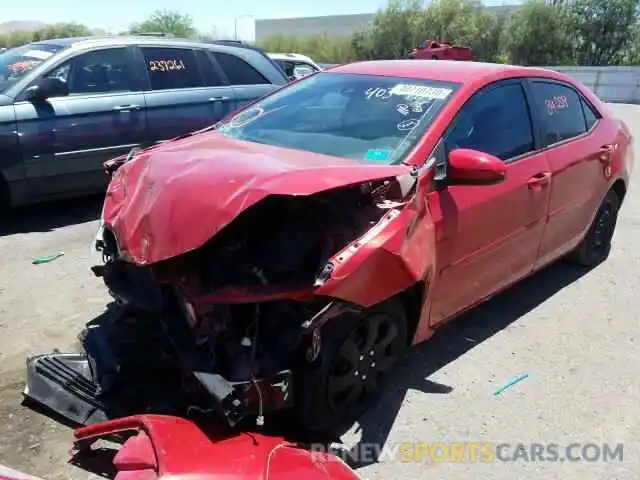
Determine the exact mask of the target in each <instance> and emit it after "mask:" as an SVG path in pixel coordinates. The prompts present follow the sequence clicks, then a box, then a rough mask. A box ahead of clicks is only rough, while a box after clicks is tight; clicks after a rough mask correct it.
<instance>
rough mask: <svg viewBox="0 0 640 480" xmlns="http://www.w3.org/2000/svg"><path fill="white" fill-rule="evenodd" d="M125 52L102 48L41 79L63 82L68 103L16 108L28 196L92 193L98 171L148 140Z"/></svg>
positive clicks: (131, 61)
mask: <svg viewBox="0 0 640 480" xmlns="http://www.w3.org/2000/svg"><path fill="white" fill-rule="evenodd" d="M141 67H142V65H138V64H136V60H135V57H134V55H133V53H132V50H131V49H130V48H129V47H116V48H113V47H111V48H101V49H95V50H91V51H88V52H83V53H79V54H78V55H75V56H74V57H72V58H70V59H68V60H64V61H62V63H60V64H58V65H56V66H54V67H53V68H52V70H50V71H49V72H47V73H46V74H45V76H54V77H58V78H60V79H62V80H64V81H66V82H67V84H68V86H69V95H68V96H66V97H58V98H51V99H49V100H48V101H46V102H41V103H32V102H29V101H26V100H24V92H23V93H22V94H21V95H19V96H18V98H17V101H16V103H15V105H14V108H15V112H16V119H17V130H18V135H19V138H20V145H21V151H22V155H23V159H24V167H25V174H26V177H27V180H28V184H29V191H30V193H31V194H32V195H34V196H50V195H66V194H69V193H72V192H73V193H81V192H91V191H98V190H100V189H101V188H104V186H105V185H106V176H105V175H104V173H103V170H102V163H103V162H105V161H106V160H109V159H110V158H113V157H116V156H118V155H121V154H123V153H126V152H128V151H129V150H130V149H131V148H133V147H135V146H138V145H140V144H141V143H143V142H144V139H145V137H146V133H147V130H146V113H145V100H144V94H143V93H142V89H143V86H144V85H143V83H142V79H141V77H140V73H141V72H142V70H141Z"/></svg>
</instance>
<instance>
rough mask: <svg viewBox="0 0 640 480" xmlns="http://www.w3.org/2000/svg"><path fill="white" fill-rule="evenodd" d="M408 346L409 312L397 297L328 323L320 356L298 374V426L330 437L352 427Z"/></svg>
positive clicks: (381, 389) (296, 414)
mask: <svg viewBox="0 0 640 480" xmlns="http://www.w3.org/2000/svg"><path fill="white" fill-rule="evenodd" d="M374 329H377V330H374ZM376 331H377V335H376ZM368 334H372V335H375V336H371V337H368V336H367V335H368ZM368 340H373V341H369V342H368ZM383 340H384V341H383ZM385 345H386V347H385ZM407 346H408V341H407V318H406V313H405V309H404V308H403V305H402V304H401V303H400V302H399V301H396V300H395V299H391V300H388V301H385V302H383V303H381V304H379V305H376V306H374V307H372V308H369V309H367V310H365V311H363V312H360V313H358V314H353V313H350V314H344V315H342V316H341V317H338V318H334V319H332V320H330V321H329V322H328V323H327V324H326V325H325V326H324V327H323V329H322V332H321V350H320V354H319V356H318V358H317V359H316V360H315V361H314V362H313V363H312V364H307V365H306V366H305V367H302V368H300V369H299V370H298V371H297V372H295V373H294V375H295V376H294V384H295V386H294V388H295V391H294V392H295V393H294V395H295V407H294V415H295V417H296V422H297V424H298V426H299V427H302V428H303V429H304V430H307V431H315V432H323V433H327V434H329V435H331V434H333V433H335V432H337V431H338V429H340V428H342V427H345V426H347V425H351V424H352V423H353V422H355V421H356V420H357V419H358V418H359V417H360V416H361V415H362V414H363V413H364V412H365V411H366V409H367V408H368V407H369V406H370V405H372V404H373V403H374V402H375V401H376V400H377V399H378V398H379V397H380V395H381V393H383V392H384V390H385V389H386V386H387V384H388V380H389V377H390V375H389V374H390V373H391V371H392V370H393V368H394V367H395V365H396V363H397V361H398V359H399V358H400V357H401V356H402V354H403V353H404V352H405V351H406V349H407ZM296 374H297V375H296ZM345 382H346V383H345ZM341 383H344V385H343V386H342V388H341V387H340V385H341ZM345 392H346V393H345Z"/></svg>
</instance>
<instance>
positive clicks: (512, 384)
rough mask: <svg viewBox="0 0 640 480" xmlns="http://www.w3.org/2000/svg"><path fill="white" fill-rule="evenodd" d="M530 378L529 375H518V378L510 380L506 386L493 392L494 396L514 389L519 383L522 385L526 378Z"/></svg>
mask: <svg viewBox="0 0 640 480" xmlns="http://www.w3.org/2000/svg"><path fill="white" fill-rule="evenodd" d="M528 376H529V374H528V373H523V374H522V375H518V376H517V377H515V378H513V379H511V380H509V381H508V382H507V383H505V384H504V385H502V386H501V387H500V388H498V389H497V390H496V391H495V392H493V394H494V395H500V394H501V393H502V392H504V391H505V390H507V389H508V388H511V387H513V386H514V385H516V384H517V383H520V382H521V381H522V380H524V379H525V378H527V377H528Z"/></svg>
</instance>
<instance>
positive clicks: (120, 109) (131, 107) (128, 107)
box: [113, 105, 142, 113]
mask: <svg viewBox="0 0 640 480" xmlns="http://www.w3.org/2000/svg"><path fill="white" fill-rule="evenodd" d="M113 109H114V110H115V111H116V112H123V113H126V112H135V111H138V110H142V107H141V106H140V105H118V106H117V107H113Z"/></svg>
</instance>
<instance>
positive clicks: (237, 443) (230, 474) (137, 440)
mask: <svg viewBox="0 0 640 480" xmlns="http://www.w3.org/2000/svg"><path fill="white" fill-rule="evenodd" d="M121 433H134V436H131V437H130V438H128V439H127V441H126V442H125V443H124V445H123V446H122V447H121V449H120V450H119V451H118V453H117V454H116V456H115V458H114V461H113V463H114V465H115V467H116V469H117V471H118V474H117V475H116V477H115V480H163V479H166V480H169V479H172V480H178V479H180V478H185V479H187V478H198V479H201V480H216V479H222V478H224V479H228V480H234V479H238V480H240V479H242V480H251V479H255V480H258V479H260V480H297V479H302V478H304V479H305V480H356V479H359V478H360V477H359V476H358V475H356V473H355V472H354V471H353V470H352V469H351V468H349V467H348V466H347V465H346V464H345V463H344V462H343V461H342V460H341V459H339V458H338V457H336V456H334V455H331V454H328V453H324V452H317V451H309V450H305V449H304V448H302V447H299V446H297V445H295V444H293V443H291V442H288V441H286V440H284V439H282V438H278V437H268V436H264V435H261V434H257V433H240V434H235V435H231V436H224V435H215V434H213V435H207V434H206V433H205V432H203V431H202V430H201V429H200V428H199V427H198V426H196V425H195V424H194V423H192V422H190V421H188V420H185V419H183V418H177V417H170V416H163V415H140V416H136V417H126V418H121V419H118V420H113V421H110V422H105V423H101V424H97V425H92V426H89V427H84V428H80V429H78V430H76V431H75V438H76V441H75V446H76V449H79V452H81V450H82V449H83V448H87V447H89V446H90V444H91V443H92V442H95V441H96V440H98V439H101V438H105V437H107V436H109V435H113V434H121Z"/></svg>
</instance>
